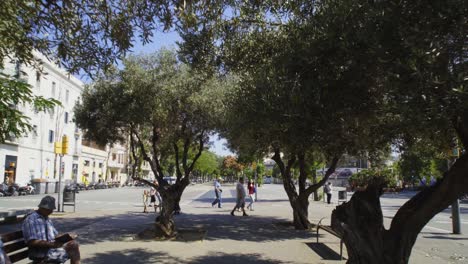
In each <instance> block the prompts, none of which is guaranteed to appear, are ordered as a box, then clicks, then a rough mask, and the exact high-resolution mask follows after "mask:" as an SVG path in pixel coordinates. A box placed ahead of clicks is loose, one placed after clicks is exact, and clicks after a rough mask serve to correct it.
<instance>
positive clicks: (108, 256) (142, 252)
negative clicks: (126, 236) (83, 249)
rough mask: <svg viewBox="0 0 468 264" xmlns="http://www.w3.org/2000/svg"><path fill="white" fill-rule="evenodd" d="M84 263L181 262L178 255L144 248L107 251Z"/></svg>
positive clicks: (86, 259)
mask: <svg viewBox="0 0 468 264" xmlns="http://www.w3.org/2000/svg"><path fill="white" fill-rule="evenodd" d="M82 262H83V263H94V264H99V263H102V264H104V263H105V264H109V263H112V264H129V263H132V264H138V263H142V264H143V263H145V264H146V263H181V262H182V261H181V260H180V259H178V258H176V257H173V256H170V255H168V254H167V253H165V252H161V251H150V250H147V249H143V248H136V249H128V250H124V251H107V252H105V253H97V254H96V255H94V256H93V257H90V258H83V259H82Z"/></svg>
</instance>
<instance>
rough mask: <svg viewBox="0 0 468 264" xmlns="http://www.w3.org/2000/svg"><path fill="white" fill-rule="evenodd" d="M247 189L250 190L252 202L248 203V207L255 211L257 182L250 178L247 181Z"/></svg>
mask: <svg viewBox="0 0 468 264" xmlns="http://www.w3.org/2000/svg"><path fill="white" fill-rule="evenodd" d="M247 190H248V191H249V198H250V203H249V205H247V209H249V210H250V211H253V210H254V208H253V204H254V194H255V191H256V190H255V184H254V182H253V181H251V180H249V182H248V183H247Z"/></svg>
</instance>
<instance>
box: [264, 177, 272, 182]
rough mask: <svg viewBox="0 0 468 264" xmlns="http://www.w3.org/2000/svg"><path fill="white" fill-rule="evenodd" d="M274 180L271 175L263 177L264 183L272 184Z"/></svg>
mask: <svg viewBox="0 0 468 264" xmlns="http://www.w3.org/2000/svg"><path fill="white" fill-rule="evenodd" d="M272 182H273V178H272V177H271V176H265V177H264V178H263V184H271V183H272Z"/></svg>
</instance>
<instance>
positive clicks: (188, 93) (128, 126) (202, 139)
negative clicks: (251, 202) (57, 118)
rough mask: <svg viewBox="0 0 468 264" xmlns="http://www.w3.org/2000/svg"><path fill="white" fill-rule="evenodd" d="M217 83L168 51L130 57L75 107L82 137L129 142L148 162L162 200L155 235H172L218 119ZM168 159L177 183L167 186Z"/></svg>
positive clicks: (102, 140) (134, 153)
mask: <svg viewBox="0 0 468 264" xmlns="http://www.w3.org/2000/svg"><path fill="white" fill-rule="evenodd" d="M218 88H219V87H218V82H217V81H216V80H215V79H204V78H200V76H199V75H193V74H192V73H191V71H190V69H189V68H188V67H187V66H186V65H185V64H182V63H180V62H179V61H178V60H177V57H176V54H175V53H174V52H172V51H168V50H161V51H159V52H158V53H156V54H151V55H142V56H136V57H129V58H128V59H127V60H126V61H125V69H123V70H121V71H119V72H118V73H116V74H115V75H113V76H109V78H106V79H102V80H99V81H97V82H96V83H94V84H93V85H92V86H90V87H89V88H88V90H87V91H86V93H85V94H84V95H83V104H78V105H77V106H76V109H75V113H76V120H77V124H78V125H79V126H80V127H81V128H83V129H85V136H87V137H89V138H91V139H94V140H96V141H98V142H102V143H112V142H115V141H119V140H129V141H130V142H131V143H132V144H131V145H132V146H133V147H132V153H133V155H134V156H135V159H136V158H137V153H136V149H138V150H139V152H140V153H141V155H142V157H143V159H144V160H145V161H147V162H148V163H149V164H150V166H151V169H152V171H153V173H154V175H155V176H156V179H157V182H158V184H154V183H150V182H148V181H146V180H143V179H140V178H137V179H138V180H140V181H144V182H146V183H148V184H149V185H151V186H154V187H156V188H158V191H159V192H160V194H161V196H162V210H161V212H160V215H159V216H158V217H157V219H156V226H157V228H158V231H159V232H160V233H161V232H162V234H163V235H164V236H166V237H171V236H174V235H175V226H174V221H173V213H174V210H175V209H176V207H177V206H178V204H179V201H180V198H181V196H182V193H183V191H184V190H185V188H186V187H187V186H188V185H189V183H190V178H189V176H190V174H191V172H192V171H193V170H194V168H195V164H196V163H197V161H198V159H199V158H200V156H201V154H202V152H203V151H204V150H205V148H206V146H207V142H208V137H209V134H210V133H211V130H212V129H213V127H214V124H215V122H216V120H217V113H218V111H217V103H216V101H217V98H220V97H219V93H218V90H219V89H218ZM168 159H172V160H173V161H174V163H175V164H174V165H175V172H176V178H177V179H176V182H175V183H174V184H172V185H170V184H168V183H167V182H166V181H165V180H164V179H163V177H164V176H165V173H166V174H167V171H166V168H164V166H163V163H164V162H163V161H165V160H168Z"/></svg>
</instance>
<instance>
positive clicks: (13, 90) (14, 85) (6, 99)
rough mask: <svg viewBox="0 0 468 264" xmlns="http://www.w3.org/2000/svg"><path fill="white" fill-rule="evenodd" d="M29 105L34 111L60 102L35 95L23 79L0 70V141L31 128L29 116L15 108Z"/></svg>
mask: <svg viewBox="0 0 468 264" xmlns="http://www.w3.org/2000/svg"><path fill="white" fill-rule="evenodd" d="M19 105H29V106H31V107H32V108H33V109H35V110H36V111H46V110H49V109H53V108H54V107H55V106H56V105H60V102H59V101H57V100H55V99H46V98H44V97H42V96H36V95H34V94H33V92H32V90H31V86H30V85H29V84H28V83H26V82H25V81H23V80H21V79H18V78H14V77H11V76H9V75H6V74H4V73H1V72H0V143H4V142H5V140H8V139H9V138H10V137H12V136H14V137H19V136H21V135H23V134H25V133H27V132H28V131H30V130H31V129H32V126H31V125H30V124H29V121H30V118H29V117H27V116H25V115H24V114H23V113H22V112H21V111H19V110H18V109H17V107H18V106H19Z"/></svg>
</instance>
